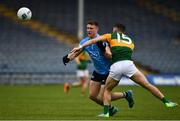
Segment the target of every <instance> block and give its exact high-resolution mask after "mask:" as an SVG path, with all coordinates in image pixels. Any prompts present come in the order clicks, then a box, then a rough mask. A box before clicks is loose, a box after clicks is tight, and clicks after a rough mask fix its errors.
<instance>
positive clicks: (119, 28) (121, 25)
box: [113, 23, 126, 32]
mask: <svg viewBox="0 0 180 121" xmlns="http://www.w3.org/2000/svg"><path fill="white" fill-rule="evenodd" d="M113 27H117V28H118V30H119V31H121V32H125V31H126V27H125V25H123V24H120V23H116V24H115V25H114V26H113Z"/></svg>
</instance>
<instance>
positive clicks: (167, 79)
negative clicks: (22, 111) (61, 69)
mask: <svg viewBox="0 0 180 121" xmlns="http://www.w3.org/2000/svg"><path fill="white" fill-rule="evenodd" d="M146 77H147V79H148V81H149V82H150V83H152V84H154V85H171V86H172V85H173V86H177V85H180V74H179V75H169V74H161V75H147V76H146ZM76 80H77V78H76V75H75V74H0V84H7V85H14V84H62V83H64V82H69V83H72V82H75V81H76ZM119 85H137V84H136V83H134V82H133V81H132V80H130V79H128V78H126V77H123V78H122V79H121V81H120V83H119Z"/></svg>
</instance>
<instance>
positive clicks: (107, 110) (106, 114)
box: [98, 105, 109, 118]
mask: <svg viewBox="0 0 180 121" xmlns="http://www.w3.org/2000/svg"><path fill="white" fill-rule="evenodd" d="M98 116H99V117H105V118H108V117H109V105H104V113H101V114H99V115H98Z"/></svg>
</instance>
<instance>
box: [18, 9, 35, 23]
mask: <svg viewBox="0 0 180 121" xmlns="http://www.w3.org/2000/svg"><path fill="white" fill-rule="evenodd" d="M17 16H18V18H19V19H21V20H30V19H31V17H32V12H31V10H30V9H29V8H27V7H22V8H20V9H19V10H18V12H17Z"/></svg>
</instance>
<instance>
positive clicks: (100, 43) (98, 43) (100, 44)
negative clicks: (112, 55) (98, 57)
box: [96, 41, 106, 53]
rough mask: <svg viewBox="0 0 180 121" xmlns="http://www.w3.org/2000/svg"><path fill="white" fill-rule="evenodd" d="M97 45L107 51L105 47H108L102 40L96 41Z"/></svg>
mask: <svg viewBox="0 0 180 121" xmlns="http://www.w3.org/2000/svg"><path fill="white" fill-rule="evenodd" d="M96 45H97V46H98V48H99V49H100V50H101V51H102V52H103V53H104V52H105V50H106V49H105V48H106V45H105V44H103V42H102V41H99V42H96Z"/></svg>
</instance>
